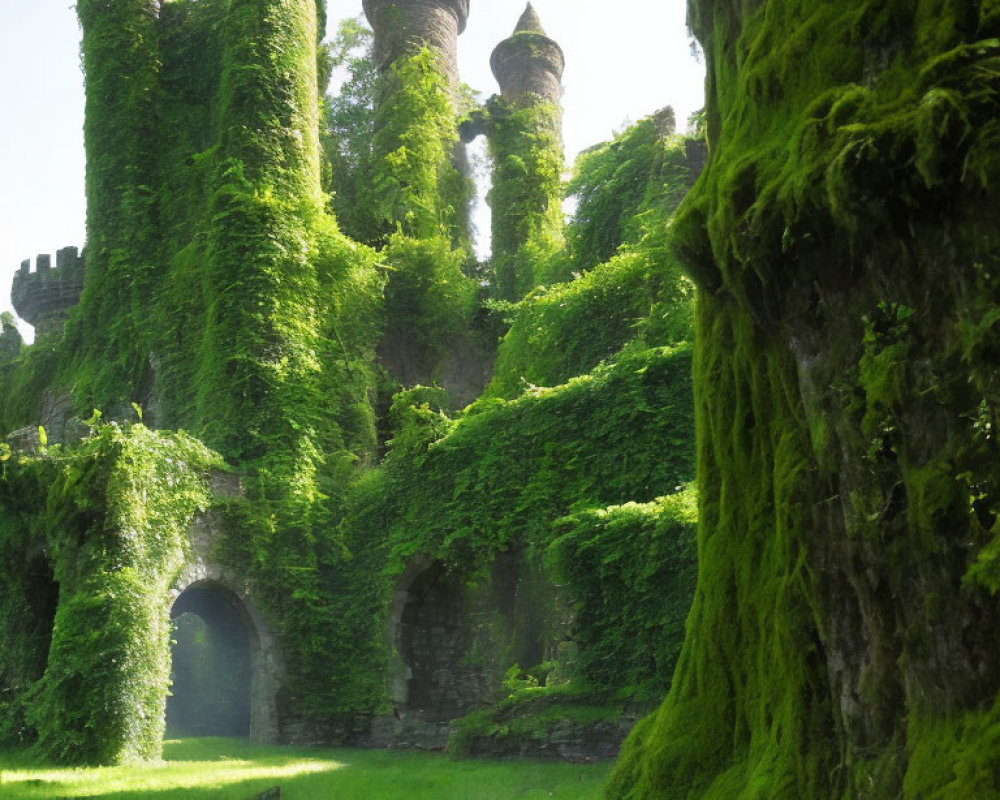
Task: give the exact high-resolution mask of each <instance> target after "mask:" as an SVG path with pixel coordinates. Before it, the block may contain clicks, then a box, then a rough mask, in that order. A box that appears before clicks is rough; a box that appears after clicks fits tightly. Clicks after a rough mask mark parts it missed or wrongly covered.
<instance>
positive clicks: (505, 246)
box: [486, 3, 565, 300]
mask: <svg viewBox="0 0 1000 800" xmlns="http://www.w3.org/2000/svg"><path fill="white" fill-rule="evenodd" d="M564 64H565V60H564V58H563V52H562V48H560V47H559V45H558V44H556V42H554V41H553V40H552V39H550V38H549V37H548V36H546V35H545V31H544V29H543V28H542V24H541V22H540V21H539V19H538V15H537V14H536V13H535V10H534V9H533V8H532V7H531V3H528V6H527V8H526V9H525V10H524V13H523V14H522V15H521V18H520V19H519V20H518V23H517V26H516V27H515V29H514V33H513V34H512V35H511V36H510V37H509V38H507V39H505V40H504V41H502V42H501V43H500V44H498V45H497V47H496V49H494V51H493V55H492V56H491V57H490V66H491V67H492V69H493V75H494V76H495V77H496V79H497V83H498V84H499V85H500V92H501V94H500V97H494V98H492V99H491V100H490V102H489V104H488V106H489V112H488V117H489V121H488V123H487V124H486V130H487V131H488V136H489V141H490V151H491V154H492V156H493V164H494V168H493V188H492V190H491V192H490V205H491V206H492V209H493V215H492V225H491V227H492V234H493V260H494V265H495V272H496V281H497V286H498V289H499V292H500V295H501V296H502V297H503V298H504V299H507V300H517V299H518V298H520V297H522V296H523V295H524V294H525V292H528V291H530V290H531V289H532V288H534V287H535V286H538V285H539V284H541V283H545V282H548V281H550V280H557V279H560V278H561V277H563V276H557V275H553V274H551V273H550V272H549V271H548V270H549V268H548V266H547V264H549V263H551V261H552V259H551V258H549V256H551V255H552V254H553V253H554V252H555V251H557V250H558V249H559V248H560V246H561V245H562V241H563V238H562V236H563V219H562V207H561V200H562V196H561V184H560V181H561V175H562V169H563V146H562V107H561V105H560V100H561V98H562V83H561V81H562V73H563V66H564Z"/></svg>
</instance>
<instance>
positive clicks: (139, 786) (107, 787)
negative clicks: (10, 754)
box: [0, 758, 345, 798]
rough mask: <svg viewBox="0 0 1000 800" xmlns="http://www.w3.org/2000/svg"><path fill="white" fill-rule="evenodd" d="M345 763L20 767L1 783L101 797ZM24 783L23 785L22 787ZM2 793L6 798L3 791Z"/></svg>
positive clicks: (216, 784)
mask: <svg viewBox="0 0 1000 800" xmlns="http://www.w3.org/2000/svg"><path fill="white" fill-rule="evenodd" d="M343 766H345V765H344V764H342V763H340V762H338V761H332V760H331V761H321V760H318V759H298V760H293V761H289V762H287V763H276V764H261V763H260V762H254V761H246V760H244V759H238V758H233V759H226V758H221V759H218V760H216V761H163V762H159V763H151V764H144V765H143V766H142V767H141V768H140V769H137V768H136V767H135V766H129V767H100V768H92V769H46V768H39V769H17V770H3V771H2V772H0V784H2V785H3V786H4V787H6V788H8V789H11V790H17V789H28V790H29V791H31V790H38V789H41V788H43V787H44V788H45V789H48V790H51V793H50V792H40V793H36V792H34V791H32V792H31V794H30V795H25V796H36V797H40V798H41V797H60V798H62V797H65V796H66V794H67V793H70V794H72V796H74V797H97V796H104V795H108V794H112V793H116V792H129V791H132V792H134V791H163V790H167V789H220V788H223V787H225V786H227V785H229V784H234V783H242V782H244V781H253V780H267V781H277V780H278V779H282V778H294V777H298V776H301V775H310V774H316V773H319V772H331V771H333V770H336V769H340V768H342V767H343ZM18 784H21V786H18ZM0 796H6V794H5V792H0Z"/></svg>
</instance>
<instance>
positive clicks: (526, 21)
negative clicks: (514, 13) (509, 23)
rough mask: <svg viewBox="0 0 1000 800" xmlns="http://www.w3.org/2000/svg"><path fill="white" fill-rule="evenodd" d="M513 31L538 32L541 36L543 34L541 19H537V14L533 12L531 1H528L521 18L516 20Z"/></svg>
mask: <svg viewBox="0 0 1000 800" xmlns="http://www.w3.org/2000/svg"><path fill="white" fill-rule="evenodd" d="M514 33H540V34H542V35H543V36H544V35H545V28H543V27H542V21H541V20H540V19H538V14H537V13H535V9H534V7H533V6H532V5H531V3H528V6H527V8H525V9H524V13H523V14H522V15H521V18H520V19H519V20H518V21H517V27H516V28H514Z"/></svg>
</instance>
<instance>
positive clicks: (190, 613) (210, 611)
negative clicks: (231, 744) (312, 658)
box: [166, 581, 260, 737]
mask: <svg viewBox="0 0 1000 800" xmlns="http://www.w3.org/2000/svg"><path fill="white" fill-rule="evenodd" d="M170 618H171V622H172V623H173V635H172V637H171V638H172V646H171V649H170V659H171V694H170V696H169V697H168V698H167V708H166V728H167V735H168V736H170V737H181V736H246V737H249V736H250V719H251V712H250V704H251V702H250V701H251V695H252V690H251V685H252V677H251V662H252V658H253V657H252V653H253V651H254V650H259V648H260V643H259V641H258V637H257V632H256V630H254V627H253V623H252V622H251V620H250V619H249V615H248V614H247V613H246V610H245V609H244V607H243V603H242V601H240V599H239V598H238V597H237V596H236V595H235V594H233V593H232V592H230V591H229V590H228V589H226V588H224V587H223V586H221V585H220V584H218V583H214V582H212V581H202V582H199V583H196V584H193V585H191V586H189V587H188V588H187V589H185V590H184V591H183V592H182V593H181V594H180V595H179V596H178V598H177V599H176V600H175V601H174V604H173V607H172V608H171V610H170Z"/></svg>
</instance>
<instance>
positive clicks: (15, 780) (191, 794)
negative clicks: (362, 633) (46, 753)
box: [0, 739, 610, 800]
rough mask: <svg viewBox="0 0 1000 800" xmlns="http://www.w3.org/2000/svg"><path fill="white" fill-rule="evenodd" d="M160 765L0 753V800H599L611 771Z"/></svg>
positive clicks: (227, 760)
mask: <svg viewBox="0 0 1000 800" xmlns="http://www.w3.org/2000/svg"><path fill="white" fill-rule="evenodd" d="M163 755H164V760H163V761H161V762H156V763H152V764H141V765H134V766H127V767H99V768H59V767H53V766H52V765H50V764H46V763H44V762H41V761H39V760H38V758H37V757H35V756H33V755H32V754H31V753H30V752H28V751H23V750H16V751H15V750H6V751H0V797H2V798H3V800H22V798H23V799H24V800H28V799H29V798H30V800H42V799H43V798H44V799H45V800H71V799H72V798H84V797H87V798H90V797H107V798H114V800H129V799H130V798H136V799H137V800H138V799H139V798H142V799H143V800H182V799H183V800H201V798H211V799H212V800H249V798H252V797H253V796H254V795H255V794H256V793H258V792H261V791H263V790H265V789H267V788H270V787H272V786H279V787H280V788H281V797H282V800H508V799H509V800H515V798H516V800H534V798H549V797H552V798H560V800H597V798H599V797H600V796H601V789H602V787H603V785H604V781H605V779H606V778H607V774H608V770H609V768H610V764H598V765H587V766H579V765H572V764H563V763H549V762H538V761H472V760H469V761H453V760H450V759H448V757H447V756H443V755H440V754H437V753H418V752H412V751H398V750H348V749H336V750H332V749H318V748H276V747H254V746H251V745H249V744H247V743H246V742H245V741H243V740H240V739H177V740H173V741H168V742H167V743H166V746H165V747H164V754H163Z"/></svg>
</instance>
